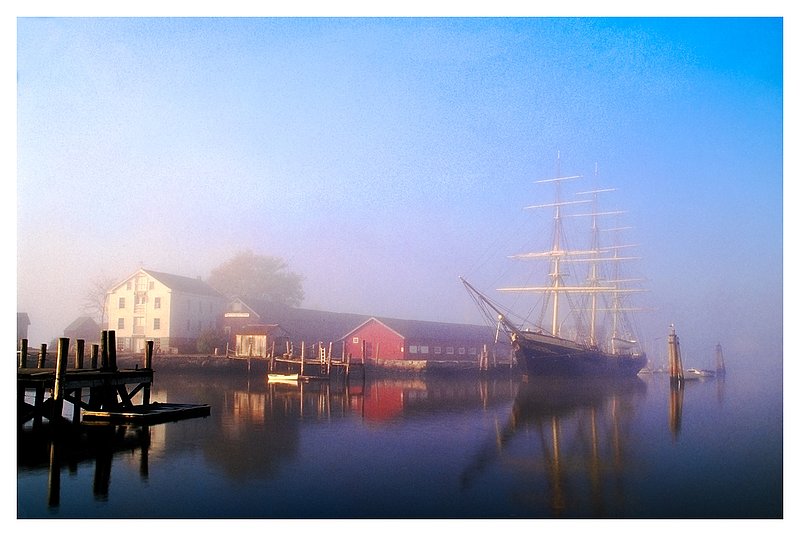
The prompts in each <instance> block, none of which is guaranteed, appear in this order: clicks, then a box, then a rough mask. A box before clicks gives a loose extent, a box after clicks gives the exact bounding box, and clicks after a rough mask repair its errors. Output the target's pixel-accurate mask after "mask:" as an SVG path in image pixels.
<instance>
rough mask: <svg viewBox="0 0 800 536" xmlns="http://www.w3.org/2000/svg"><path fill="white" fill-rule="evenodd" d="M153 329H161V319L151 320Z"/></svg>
mask: <svg viewBox="0 0 800 536" xmlns="http://www.w3.org/2000/svg"><path fill="white" fill-rule="evenodd" d="M153 329H161V319H160V318H154V319H153Z"/></svg>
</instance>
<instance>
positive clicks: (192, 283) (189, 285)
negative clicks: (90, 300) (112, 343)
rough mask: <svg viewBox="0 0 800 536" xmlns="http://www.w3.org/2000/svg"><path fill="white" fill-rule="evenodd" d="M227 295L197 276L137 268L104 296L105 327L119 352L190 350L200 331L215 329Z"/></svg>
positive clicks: (189, 351) (192, 349)
mask: <svg viewBox="0 0 800 536" xmlns="http://www.w3.org/2000/svg"><path fill="white" fill-rule="evenodd" d="M225 305H226V300H225V298H224V297H223V296H222V294H220V293H219V292H217V291H216V290H214V289H213V288H212V287H211V286H210V285H208V284H207V283H205V282H204V281H202V280H201V279H199V278H196V279H194V278H191V277H184V276H179V275H174V274H167V273H163V272H155V271H152V270H145V269H143V268H142V269H139V270H137V271H136V272H135V273H133V274H132V275H130V276H129V277H127V278H125V279H124V280H123V281H121V282H120V283H118V284H116V285H115V286H114V287H113V288H112V289H111V290H110V291H109V292H108V294H107V296H106V312H107V318H108V329H109V330H114V331H115V337H116V342H117V349H118V351H130V352H144V349H145V341H147V340H153V341H154V346H155V348H156V351H157V352H165V353H178V352H181V353H184V352H185V353H194V352H195V351H196V343H197V339H198V337H199V336H200V334H201V333H203V332H204V331H206V330H209V329H216V328H217V327H218V326H217V323H218V320H219V318H220V316H221V314H222V312H223V310H224V309H225Z"/></svg>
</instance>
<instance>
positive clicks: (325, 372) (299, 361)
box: [268, 342, 366, 383]
mask: <svg viewBox="0 0 800 536" xmlns="http://www.w3.org/2000/svg"><path fill="white" fill-rule="evenodd" d="M314 347H315V348H316V351H313V352H312V354H313V355H311V356H307V355H306V346H305V342H303V343H302V344H301V346H300V355H299V356H295V355H294V351H293V348H292V347H290V346H289V345H288V344H287V349H286V353H285V354H283V355H276V354H275V347H274V345H273V348H272V352H271V353H270V354H269V357H268V361H269V365H268V366H269V372H270V373H276V372H278V367H280V368H281V369H282V370H281V372H285V373H297V374H298V379H299V380H301V381H306V382H308V381H328V380H330V379H331V377H332V376H337V375H338V376H344V379H345V381H347V382H349V381H350V375H351V374H352V373H354V372H357V373H358V374H359V375H360V379H361V381H362V383H363V382H364V381H365V376H366V374H365V366H364V360H363V359H360V360H357V361H354V360H353V359H352V358H351V357H350V356H346V357H342V358H341V359H339V360H337V359H334V358H333V344H332V343H331V344H329V346H328V347H327V348H326V347H325V345H324V344H323V343H322V342H320V343H318V344H315V345H314V346H313V347H312V349H313V348H314Z"/></svg>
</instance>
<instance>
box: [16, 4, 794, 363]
mask: <svg viewBox="0 0 800 536" xmlns="http://www.w3.org/2000/svg"><path fill="white" fill-rule="evenodd" d="M16 37H17V38H16V45H17V47H18V50H17V56H16V62H17V63H16V72H17V79H16V86H15V92H16V102H15V109H14V110H13V111H12V112H13V113H16V116H17V124H16V132H15V134H16V140H17V146H16V149H17V162H16V164H17V166H16V169H15V170H12V175H16V192H15V195H16V206H15V207H10V212H11V213H13V212H14V209H15V210H16V220H15V221H14V222H12V223H13V224H14V225H16V251H17V260H16V275H17V299H16V308H17V311H20V312H26V313H28V315H29V316H30V319H31V326H30V329H29V339H30V343H31V344H32V345H34V346H36V345H38V344H40V343H42V342H49V341H50V340H52V339H53V338H54V337H58V336H61V335H62V334H63V330H64V328H65V327H67V326H68V325H69V324H70V323H71V322H72V321H73V320H74V319H75V318H77V317H78V316H80V315H81V314H83V312H82V310H81V304H82V302H83V299H84V297H85V295H86V291H87V289H88V288H89V286H90V284H91V282H92V281H93V280H94V279H97V278H101V277H106V278H111V279H114V280H122V279H124V278H126V277H127V276H129V275H131V274H132V273H133V272H134V271H135V270H137V269H138V268H140V267H144V268H149V269H152V270H157V271H162V272H170V273H174V274H179V275H184V276H188V277H196V276H200V277H204V278H205V277H207V276H208V275H209V274H210V272H211V270H213V269H214V268H215V267H217V266H219V265H220V264H222V263H223V262H225V261H226V260H228V259H230V258H231V257H233V256H234V255H235V254H236V253H237V252H239V251H242V250H245V249H250V250H252V251H253V252H255V253H258V254H263V255H273V256H277V257H281V258H283V259H284V260H285V261H286V262H287V263H288V266H289V269H290V270H292V271H294V272H297V273H300V274H302V275H303V276H304V278H305V279H304V284H303V288H304V291H305V296H306V298H305V301H304V302H303V304H302V306H303V307H305V308H312V309H321V310H329V311H341V312H353V313H362V314H371V315H376V316H378V315H380V316H391V317H398V318H413V319H421V320H435V321H449V322H475V323H479V322H480V321H481V317H480V315H479V313H478V311H477V310H476V308H475V305H474V304H473V302H472V301H471V300H470V298H469V296H468V295H467V293H466V291H465V290H464V288H463V286H462V285H461V283H460V281H459V279H458V277H459V276H464V277H467V278H468V279H470V280H471V281H474V283H475V284H476V285H477V286H479V287H481V288H487V290H488V289H490V288H494V287H492V286H491V285H494V284H495V281H496V277H497V274H500V273H503V271H504V270H506V269H507V264H508V263H509V262H510V261H509V259H508V258H507V256H508V255H512V254H514V253H519V252H521V251H522V249H519V248H523V249H524V244H525V243H526V241H528V238H530V237H531V233H535V232H536V230H535V228H533V227H528V226H529V225H531V221H530V218H529V216H530V214H529V212H526V211H524V210H523V207H524V206H527V205H531V204H534V203H538V202H542V199H541V197H537V196H541V193H540V192H538V191H537V190H535V187H534V181H535V180H537V179H542V178H547V177H550V176H552V175H553V174H554V172H555V165H556V155H557V154H559V153H560V154H561V169H562V171H563V172H564V173H565V174H580V175H583V176H584V177H585V178H587V180H588V179H591V177H592V176H593V173H594V169H595V165H597V167H598V170H599V181H600V182H602V185H603V186H608V187H615V188H617V192H615V194H614V196H615V197H614V203H616V204H617V205H618V206H617V207H614V208H619V209H625V210H626V211H627V214H626V219H627V220H628V223H629V224H630V225H631V226H632V227H633V229H632V230H631V240H632V241H633V242H635V243H637V244H639V248H638V251H637V254H638V255H640V256H641V261H640V263H639V264H638V266H637V268H638V269H639V270H640V272H641V275H643V276H644V277H646V278H647V280H648V281H647V285H646V286H647V288H648V289H649V291H648V292H647V294H646V296H643V297H642V298H643V299H642V300H640V301H641V302H643V303H644V304H645V305H646V306H647V307H648V308H649V311H648V312H647V313H646V314H644V315H643V316H642V317H641V318H640V324H641V327H642V331H643V332H644V338H645V340H646V341H650V342H651V343H652V344H653V345H654V347H657V346H658V345H659V344H663V345H664V346H665V345H666V340H665V337H666V335H667V332H668V328H669V325H670V324H675V326H676V329H677V330H678V333H679V335H680V337H681V342H682V348H683V353H684V364H685V365H686V366H697V367H707V366H710V365H711V364H712V359H713V349H714V345H716V344H717V343H718V342H719V343H721V344H722V346H723V348H724V350H725V357H726V361H727V364H728V367H729V370H735V369H736V368H737V367H739V368H740V369H744V370H748V371H753V370H769V371H771V373H777V374H780V370H781V367H782V345H783V293H784V289H783V260H784V259H783V149H782V147H783V49H782V41H783V28H782V22H781V20H780V19H735V18H734V19H713V18H712V19H694V20H687V19H671V20H666V19H602V18H597V19H595V18H589V19H533V18H532V19H505V18H497V19H414V18H412V19H313V18H311V19H293V18H288V19H169V18H167V19H135V18H134V19H105V18H97V19H82V18H70V19H63V18H20V19H19V20H18V22H17V25H16ZM11 194H12V192H9V195H7V196H5V197H7V198H11ZM7 202H10V199H7ZM484 286H485V287H484ZM660 338H661V339H664V340H663V341H662V342H661V343H660V342H659V339H660Z"/></svg>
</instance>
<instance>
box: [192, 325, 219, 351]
mask: <svg viewBox="0 0 800 536" xmlns="http://www.w3.org/2000/svg"><path fill="white" fill-rule="evenodd" d="M225 343H226V338H225V333H224V332H223V331H222V330H220V329H216V328H211V329H206V330H203V331H202V332H201V333H200V336H199V337H197V351H198V352H200V353H201V354H211V353H212V352H213V351H214V350H215V349H217V350H225Z"/></svg>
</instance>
